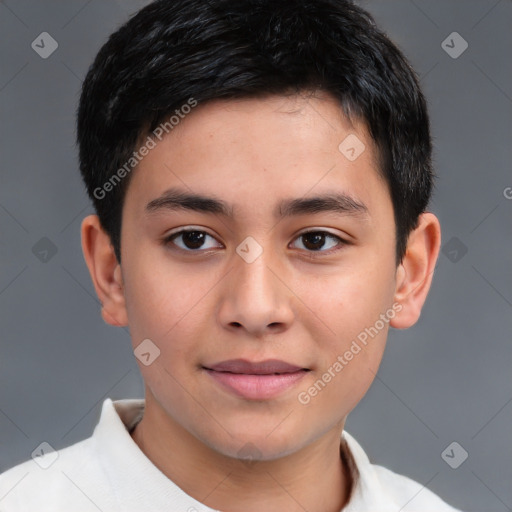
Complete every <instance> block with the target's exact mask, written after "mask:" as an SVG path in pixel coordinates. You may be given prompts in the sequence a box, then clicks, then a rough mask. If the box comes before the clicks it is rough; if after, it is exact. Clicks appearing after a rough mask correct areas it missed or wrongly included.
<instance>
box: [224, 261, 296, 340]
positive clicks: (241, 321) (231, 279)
mask: <svg viewBox="0 0 512 512" xmlns="http://www.w3.org/2000/svg"><path fill="white" fill-rule="evenodd" d="M233 259H234V261H233V263H234V268H233V269H232V270H231V272H229V273H228V275H227V276H226V279H225V280H223V288H222V292H221V293H222V296H221V301H220V306H219V308H218V311H217V314H218V319H219V321H220V323H221V324H222V327H223V328H224V329H228V330H230V331H233V332H237V331H242V330H245V331H246V332H247V333H249V334H251V335H253V336H263V335H265V334H270V333H279V332H283V331H285V330H286V329H288V328H289V327H290V325H291V324H292V322H293V318H294V314H295V313H294V310H293V303H292V299H293V292H292V291H291V290H290V289H289V288H288V287H287V285H286V283H285V282H284V280H283V279H282V278H280V277H278V271H279V268H278V265H277V263H276V261H275V258H270V257H269V255H268V254H267V252H266V251H263V253H262V254H261V255H260V256H259V257H258V258H257V259H256V260H254V261H252V262H251V263H248V262H246V261H244V259H242V258H241V257H239V256H238V255H237V254H234V255H233Z"/></svg>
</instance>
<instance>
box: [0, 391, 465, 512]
mask: <svg viewBox="0 0 512 512" xmlns="http://www.w3.org/2000/svg"><path fill="white" fill-rule="evenodd" d="M143 411H144V400H141V399H130V400H118V401H115V402H113V401H112V400H111V399H110V398H107V399H106V400H105V401H104V402H103V408H102V411H101V417H100V420H99V422H98V424H97V425H96V428H95V429H94V432H93V435H92V436H91V437H89V438H88V439H85V440H83V441H80V442H78V443H76V444H74V445H72V446H69V447H67V448H63V449H61V450H59V451H57V452H51V451H48V449H45V448H44V447H43V452H44V454H43V455H41V456H39V457H36V459H35V460H32V459H30V460H28V461H26V462H24V463H22V464H19V465H18V466H15V467H13V468H11V469H9V470H8V471H6V472H4V473H3V474H1V475H0V512H36V511H37V512H98V511H101V512H143V511H151V512H160V511H161V512H164V511H166V512H214V511H213V509H211V508H209V507H207V506H205V505H203V504H201V503H200V502H199V501H197V500H195V499H194V498H192V497H191V496H189V495H188V494H186V493H185V492H184V491H183V490H182V489H180V488H179V487H178V486H177V485H176V484H175V483H174V482H173V481H172V480H170V479H169V478H168V477H166V476H165V475H164V474H163V473H162V472H161V471H160V470H159V469H158V468H157V467H156V466H154V465H153V463H152V462H151V461H150V460H149V459H148V458H147V457H146V456H145V455H144V453H143V452H142V451H141V450H140V448H139V447H138V446H137V444H136V443H135V442H134V441H133V439H132V437H131V435H130V430H131V428H132V427H133V426H134V425H135V424H136V423H137V421H138V420H139V419H140V417H141V415H142V413H143ZM342 437H343V439H344V440H345V441H346V443H347V446H348V449H349V452H350V455H351V457H352V459H353V460H352V462H353V463H354V465H355V468H353V471H354V476H356V477H357V479H356V484H355V486H354V488H353V490H352V494H351V497H350V501H349V503H348V504H347V506H346V507H345V508H344V509H343V512H398V511H400V512H413V511H414V512H457V511H456V509H454V508H452V507H450V506H449V505H447V504H446V503H444V502H443V501H442V500H441V499H440V498H438V497H437V496H436V495H435V494H433V493H432V492H431V491H429V490H428V489H426V488H424V487H423V486H422V485H420V484H419V483H417V482H414V481H413V480H411V479H409V478H407V477H405V476H402V475H398V474H396V473H393V472H392V471H390V470H388V469H386V468H384V467H382V466H377V465H374V464H371V463H370V461H369V460H368V457H367V456H366V454H365V453H364V451H363V449H362V448H361V446H360V445H359V444H358V443H357V441H356V440H355V439H354V438H353V437H352V436H351V435H350V434H348V433H347V432H345V431H343V434H342Z"/></svg>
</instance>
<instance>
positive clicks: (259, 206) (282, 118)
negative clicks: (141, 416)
mask: <svg viewBox="0 0 512 512" xmlns="http://www.w3.org/2000/svg"><path fill="white" fill-rule="evenodd" d="M347 137H350V138H349V139H347V140H345V139H346V138H347ZM355 137H357V139H356V138H355ZM343 141H345V142H343ZM340 144H341V146H340ZM363 145H364V150H363ZM351 148H352V149H351ZM361 150H362V152H361ZM359 152H361V153H360V154H359V156H357V155H358V153H359ZM354 157H356V158H354ZM375 161H376V153H375V149H374V147H373V145H372V142H371V139H370V137H369V135H368V134H367V132H366V130H365V128H364V126H363V125H362V124H357V123H355V124H351V123H350V122H349V121H348V120H347V119H346V118H345V117H344V116H343V114H342V111H341V108H340V107H339V105H338V104H337V103H336V102H335V101H334V100H333V99H332V98H330V97H329V96H327V95H320V94H317V95H316V96H314V97H309V98H304V97H299V96H293V97H289V98H285V97H281V96H279V97H268V98H265V99H249V100H248V99H244V100H240V101H217V102H212V103H208V104H206V105H200V106H197V107H195V109H193V110H192V112H191V113H190V114H188V115H187V116H186V117H185V119H183V120H181V121H180V123H179V125H178V126H176V127H175V128H174V129H173V130H172V131H171V132H170V133H169V134H168V135H166V136H165V137H164V138H163V139H162V141H160V142H158V143H157V145H156V147H155V148H154V149H152V150H151V151H150V152H149V154H148V155H147V156H146V157H145V158H144V159H143V160H142V161H141V162H140V164H139V166H138V168H137V169H136V170H135V171H134V174H133V176H132V181H131V183H130V185H129V187H128V190H127V194H126V198H125V203H124V208H123V219H122V232H121V240H122V244H121V248H122V253H121V255H122V257H121V260H122V265H121V268H122V277H123V283H124V284H123V287H124V298H125V304H126V313H127V318H128V322H129V327H130V332H131V336H132V340H133V347H134V349H135V348H136V347H137V346H138V345H139V344H140V343H141V342H142V341H143V340H146V339H150V340H151V343H152V344H151V345H148V346H149V347H152V348H151V349H150V351H149V352H150V353H151V354H152V356H151V358H152V357H153V355H154V354H156V353H157V352H156V349H155V346H156V347H157V348H158V350H159V351H160V354H159V356H158V357H157V358H156V359H155V360H154V361H153V362H151V364H149V365H147V366H146V365H145V364H141V363H139V366H140V370H141V372H142V375H143V378H144V380H145V383H146V386H147V393H151V395H152V397H154V401H155V404H157V406H158V407H159V408H161V411H162V412H164V413H165V414H166V415H167V416H168V417H169V421H171V422H173V423H174V424H177V425H179V426H181V427H183V428H184V429H186V430H187V431H188V432H189V433H191V434H192V435H193V436H195V437H196V438H197V439H199V440H200V441H201V442H202V443H204V444H205V445H207V446H208V447H211V448H212V449H214V450H216V451H217V452H219V453H221V454H225V455H228V456H232V457H233V456H234V457H236V456H237V455H239V454H240V451H241V450H243V449H244V447H247V446H254V447H256V448H255V450H257V451H258V452H259V454H260V456H261V458H263V459H268V460H270V459H274V458H277V457H279V456H284V455H286V454H289V453H293V452H294V451H297V450H299V449H300V448H301V447H304V446H307V445H308V444H310V443H312V442H313V441H315V440H316V439H319V438H320V437H321V436H322V435H324V434H326V433H327V432H329V431H331V430H332V429H334V428H337V427H340V426H342V425H343V423H344V420H345V418H346V416H347V415H348V413H349V412H350V411H351V410H352V408H353V407H354V406H355V405H356V404H357V403H358V402H359V401H360V400H361V398H362V396H363V395H364V394H365V392H366V391H367V389H368V388H369V386H370V384H371V382H372V380H373V378H374V374H375V373H376V372H377V368H378V365H379V363H380V360H381V357H382V354H383V351H384V346H385V340H386V336H387V331H388V327H389V319H390V317H392V315H393V314H394V312H395V311H396V310H397V305H396V304H395V305H394V307H393V304H394V297H395V288H396V273H397V267H396V263H395V224H394V217H393V207H392V203H391V199H390V195H389V190H388V187H387V185H386V183H385V181H384V180H383V179H382V178H381V177H380V176H379V173H378V171H377V167H376V162H375ZM187 195H193V196H201V197H202V198H204V199H205V200H200V199H199V198H197V197H196V199H195V200H190V198H189V200H187V198H186V197H185V196H187ZM208 199H209V201H208ZM398 307H399V306H398ZM365 329H366V330H365ZM365 334H366V339H365ZM363 340H365V341H364V342H363ZM146 343H148V342H146ZM153 344H154V345H153ZM260 363H261V364H260ZM276 374H278V375H276Z"/></svg>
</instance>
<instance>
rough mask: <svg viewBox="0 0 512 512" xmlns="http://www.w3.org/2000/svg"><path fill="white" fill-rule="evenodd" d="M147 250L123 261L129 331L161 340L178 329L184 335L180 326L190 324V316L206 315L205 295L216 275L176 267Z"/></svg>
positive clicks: (173, 334) (171, 336)
mask: <svg viewBox="0 0 512 512" xmlns="http://www.w3.org/2000/svg"><path fill="white" fill-rule="evenodd" d="M149 254H150V250H148V251H147V252H146V256H143V255H139V257H138V258H135V259H134V260H133V261H131V262H126V265H127V270H128V271H127V275H129V280H128V281H126V282H125V297H126V307H127V312H128V318H129V321H130V331H131V332H132V337H133V338H136V339H137V338H140V337H141V336H142V337H144V338H145V337H147V338H152V337H154V338H155V339H156V340H161V342H162V343H164V342H166V341H167V340H168V339H170V338H173V337H175V336H176V333H178V332H179V333H181V334H180V336H183V335H184V334H185V336H186V332H183V330H184V329H187V326H190V323H191V322H190V319H191V318H194V319H196V320H197V319H198V318H199V317H203V318H207V316H205V315H206V311H205V307H206V304H207V301H206V300H204V298H206V297H207V295H208V292H209V291H210V290H211V289H212V288H213V286H214V285H215V282H216V280H217V279H216V276H215V275H214V274H213V273H212V272H209V273H205V272H201V271H200V269H197V268H195V267H194V266H193V265H191V266H190V267H194V268H189V269H186V268H185V267H184V266H181V267H177V266H175V265H174V266H173V265H171V264H170V262H169V261H168V260H167V259H166V258H165V256H164V257H162V256H159V255H157V256H156V257H153V258H151V257H150V256H149ZM196 325H197V322H196ZM185 339H186V338H185Z"/></svg>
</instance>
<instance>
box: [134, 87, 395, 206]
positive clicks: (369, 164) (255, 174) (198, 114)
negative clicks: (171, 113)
mask: <svg viewBox="0 0 512 512" xmlns="http://www.w3.org/2000/svg"><path fill="white" fill-rule="evenodd" d="M156 142H157V143H156V146H155V147H154V149H152V150H151V151H150V152H149V154H148V155H147V156H145V157H144V158H143V159H142V161H141V162H140V163H139V165H138V167H137V169H136V170H135V171H134V175H133V176H132V183H131V185H130V187H129V188H128V194H127V201H128V200H129V197H128V196H130V195H131V196H137V197H138V198H139V202H140V201H141V200H143V199H145V200H147V201H151V200H154V199H155V198H157V197H158V196H160V195H161V194H162V193H163V192H164V191H165V190H167V189H169V188H172V187H175V186H180V188H182V189H188V190H189V192H192V193H197V194H201V195H203V196H207V195H208V194H209V193H210V194H214V195H215V196H216V197H218V198H223V199H225V200H226V201H227V202H228V203H230V204H234V205H236V208H237V209H238V210H240V211H243V210H244V209H245V208H248V207H250V208H252V210H253V211H254V209H255V208H259V207H261V206H262V205H263V204H266V203H268V202H273V203H276V202H277V201H278V199H282V198H283V197H304V196H306V195H308V194H310V195H315V194H316V193H317V192H324V193H325V192H328V191H335V192H343V193H346V194H347V195H349V196H352V197H354V199H356V200H357V199H358V198H360V199H361V202H363V203H365V204H366V203H368V205H369V206H370V207H371V206H372V203H373V202H375V201H379V200H382V199H383V198H384V199H385V198H387V199H389V196H388V192H387V186H386V183H385V182H384V181H383V180H382V178H381V175H380V173H379V171H378V167H377V161H378V158H377V157H378V155H377V152H376V149H375V147H374V144H373V141H372V140H371V138H370V137H369V135H368V133H367V131H366V128H365V126H364V124H363V123H361V122H358V121H352V122H351V121H350V120H348V119H347V117H346V116H345V115H344V114H343V111H342V108H341V106H340V104H339V103H338V102H337V101H336V100H334V99H333V98H332V97H330V96H329V95H326V94H320V95H318V94H317V95H316V96H304V95H301V96H298V95H296V96H288V97H285V96H270V97H265V98H252V99H240V100H229V101H228V100H224V101H220V100H216V101H212V102H209V103H206V104H204V105H198V106H196V107H195V108H194V109H192V110H191V111H190V112H189V113H188V114H186V115H183V116H182V117H181V118H180V120H179V122H178V123H176V124H174V126H173V128H172V130H171V131H169V133H168V134H166V135H164V136H163V138H162V140H161V141H158V140H157V141H156ZM379 190H380V195H381V196H382V197H375V195H376V194H377V195H378V193H379ZM382 194H384V195H382ZM372 196H374V197H372ZM143 206H145V204H144V205H143ZM274 210H275V204H274V205H273V211H274Z"/></svg>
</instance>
